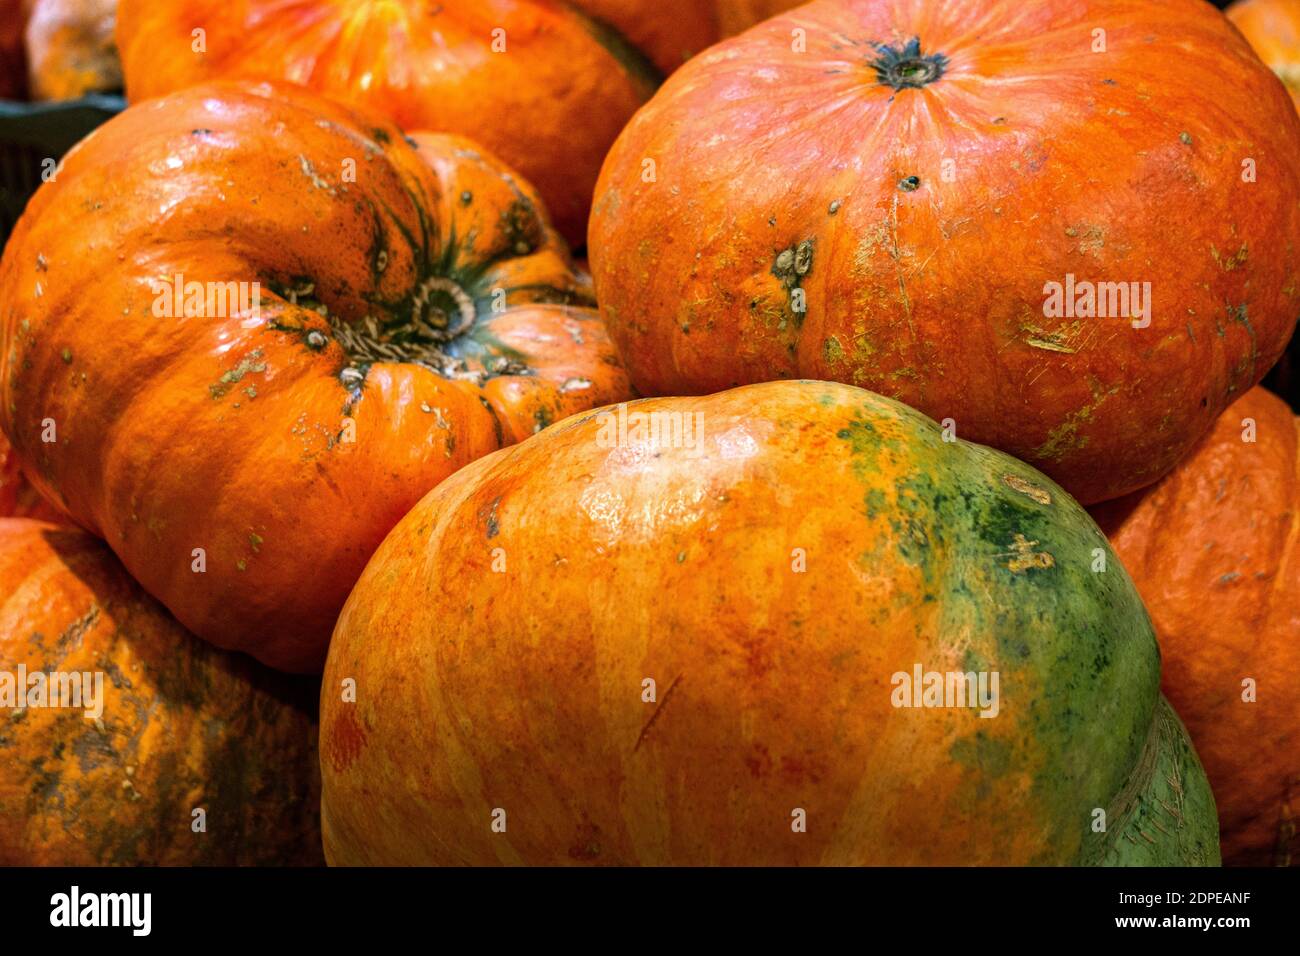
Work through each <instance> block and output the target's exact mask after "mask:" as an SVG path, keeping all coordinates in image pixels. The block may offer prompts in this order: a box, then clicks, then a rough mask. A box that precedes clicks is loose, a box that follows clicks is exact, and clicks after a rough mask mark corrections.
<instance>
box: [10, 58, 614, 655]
mask: <svg viewBox="0 0 1300 956" xmlns="http://www.w3.org/2000/svg"><path fill="white" fill-rule="evenodd" d="M417 141H418V143H419V144H420V148H419V149H418V150H417V149H415V148H412V146H411V145H410V144H408V142H407V141H405V140H404V139H403V138H402V136H401V134H400V133H399V132H398V130H397V129H396V128H394V127H392V126H388V125H384V124H382V123H379V122H377V121H375V122H372V121H370V120H368V119H364V118H362V117H360V116H358V115H357V114H355V113H353V112H351V111H350V110H348V109H347V108H344V107H340V106H336V105H333V104H330V103H328V102H326V101H324V100H321V99H320V98H318V97H317V96H315V95H314V94H312V93H310V92H309V91H307V90H304V89H302V88H300V87H294V86H290V85H279V86H275V85H268V84H263V85H254V84H246V83H219V84H211V85H207V86H203V87H195V88H192V89H190V90H186V91H182V92H180V93H177V94H175V95H173V96H170V97H166V98H162V99H159V100H156V101H153V102H149V103H143V104H138V105H136V106H133V107H131V108H129V109H128V110H126V111H125V112H124V113H123V114H121V115H120V116H118V117H116V118H114V119H113V120H112V121H110V122H109V123H107V124H106V125H104V126H102V127H101V128H100V129H99V130H97V131H96V132H95V133H94V134H92V135H91V136H90V137H89V138H87V139H86V140H85V141H83V142H82V143H81V144H80V145H79V146H78V147H77V148H76V149H74V150H73V151H72V152H71V153H69V154H68V156H67V157H66V158H65V159H64V161H63V166H62V171H61V172H60V174H59V176H58V178H57V179H56V180H55V181H54V182H52V183H48V184H46V185H44V186H43V187H42V188H41V189H40V190H39V191H38V192H37V194H36V195H35V196H34V197H33V199H32V200H31V202H30V204H29V205H28V207H27V211H26V213H25V215H24V217H23V218H22V220H20V222H19V223H18V226H17V228H16V230H15V232H14V234H13V236H12V238H11V239H10V241H9V244H8V247H7V248H6V250H5V256H4V260H3V264H2V265H0V301H2V302H4V304H5V312H4V316H3V319H4V328H3V331H4V340H3V352H2V353H0V426H2V427H3V430H4V431H5V432H6V433H7V434H8V435H9V438H10V440H11V441H12V442H13V444H14V447H15V448H16V449H17V451H18V453H19V455H20V456H21V457H22V458H23V461H24V463H25V464H26V465H27V472H28V478H29V479H30V480H32V481H33V482H34V483H35V484H36V485H37V487H38V489H39V490H40V491H41V492H42V493H43V494H44V495H45V496H46V497H47V498H49V499H50V500H51V501H53V502H55V503H56V504H58V505H59V506H60V507H61V508H62V509H63V510H65V511H66V512H67V513H68V514H70V515H71V516H72V517H73V518H74V519H75V520H76V522H77V523H78V524H80V525H82V526H83V527H85V528H87V529H88V530H91V531H93V532H95V533H96V534H98V535H100V536H101V537H103V538H104V539H105V540H106V541H107V542H108V543H109V545H110V546H111V547H112V548H113V549H114V550H115V551H116V552H117V553H118V555H119V556H120V557H121V558H122V560H123V563H124V564H125V565H126V566H127V568H128V569H129V570H130V571H131V573H132V574H133V575H134V576H135V577H136V579H137V580H139V581H140V582H141V584H143V585H144V587H145V589H146V590H148V591H149V592H150V593H152V594H154V595H155V596H156V597H158V598H159V599H160V600H161V601H162V602H163V603H164V604H165V605H167V607H168V608H169V609H170V610H171V611H172V613H174V614H175V615H176V616H177V618H178V619H179V620H180V621H181V623H182V624H184V625H185V626H186V627H188V628H189V629H190V630H191V631H193V632H195V633H196V634H198V635H199V636H200V637H203V638H206V639H208V640H210V641H212V642H214V643H216V644H218V645H220V646H222V647H227V648H232V649H238V650H246V651H247V652H249V653H251V654H252V655H253V656H255V657H257V658H259V659H260V660H262V661H263V662H265V663H268V664H270V665H272V666H274V667H279V668H282V669H286V670H293V671H315V672H319V669H320V666H321V664H322V663H323V661H324V655H325V645H326V643H327V642H328V639H329V634H330V630H331V628H332V627H333V623H334V619H335V617H336V616H337V613H338V609H339V608H340V607H341V606H342V604H343V601H344V599H345V598H346V596H347V593H348V591H349V590H350V589H351V587H352V584H353V582H354V581H355V580H356V576H357V574H358V573H359V572H360V571H361V568H362V567H363V566H364V564H365V561H366V559H367V558H368V557H369V555H370V553H371V551H373V549H374V547H375V546H376V545H377V544H378V543H379V541H380V540H381V539H382V538H383V536H384V534H385V533H386V532H387V531H388V529H389V528H390V527H392V525H393V524H394V523H396V521H397V519H398V518H399V517H401V516H402V514H404V513H405V512H406V511H407V509H408V508H410V506H411V505H412V504H414V503H415V502H416V501H418V500H419V498H420V497H421V496H422V495H423V494H424V493H425V492H426V491H428V490H429V488H431V487H433V486H434V485H435V484H437V483H438V482H439V481H441V480H442V479H443V478H445V477H446V476H447V475H449V474H451V473H452V472H453V471H455V470H456V469H457V468H459V467H461V466H462V465H464V464H466V463H468V462H470V461H472V460H474V459H475V458H477V457H479V456H480V455H483V454H485V453H487V452H489V451H493V450H495V449H497V448H499V447H501V446H502V445H505V444H509V443H511V442H514V441H517V440H519V439H521V438H523V437H525V436H527V435H529V434H532V433H533V432H534V431H536V430H538V429H540V428H541V427H543V426H544V425H546V424H548V423H549V422H551V421H554V420H558V419H560V418H563V417H565V416H567V415H569V414H571V413H573V412H576V411H581V410H583V409H585V408H590V407H592V406H596V405H603V404H607V403H609V402H613V401H618V400H620V399H622V398H624V397H626V394H627V385H626V379H625V376H624V373H623V372H622V371H621V369H620V368H619V366H618V363H617V360H616V358H615V356H614V354H613V350H612V348H611V347H610V345H609V343H608V340H607V339H606V337H605V335H604V332H603V329H602V327H601V324H600V321H599V318H598V316H597V315H596V312H595V310H594V308H593V307H592V303H591V302H590V300H589V299H587V298H586V297H585V296H586V291H585V284H584V283H583V282H582V281H581V280H579V279H578V278H577V277H576V276H575V275H574V273H573V271H572V265H571V261H570V259H569V256H568V252H567V250H566V248H565V247H564V244H563V242H562V240H560V239H559V237H558V236H557V235H556V234H555V233H554V231H553V230H552V229H551V228H550V226H549V225H548V222H547V219H546V216H545V212H544V211H543V210H542V208H541V205H540V202H539V200H538V199H537V197H536V195H535V193H534V192H533V191H532V189H531V188H530V187H529V186H527V185H526V184H525V183H524V182H522V181H521V180H519V179H518V178H516V177H515V175H514V174H513V173H511V172H510V171H509V170H507V169H506V168H504V167H502V166H501V165H499V164H498V163H496V162H495V161H493V160H491V159H490V158H488V157H487V156H486V155H485V154H481V153H479V152H478V151H477V150H475V149H474V148H473V147H472V146H471V145H469V144H467V143H466V142H465V141H462V140H458V139H456V138H454V137H446V136H424V137H420V138H419V139H418V140H417ZM353 179H355V181H352V180H353ZM72 221H75V222H76V223H77V228H76V230H75V231H74V232H72V233H70V232H69V230H68V227H67V223H69V222H72ZM73 236H75V241H74V240H73ZM178 275H179V276H181V277H182V279H183V284H184V285H186V286H188V285H189V284H190V283H191V282H195V283H200V285H199V286H198V287H196V288H197V290H198V291H199V292H204V291H205V290H206V291H210V292H211V293H212V295H213V298H212V302H213V305H212V306H211V307H208V306H206V305H205V302H206V301H207V300H206V299H205V297H204V296H203V295H195V296H194V297H193V299H192V300H186V301H182V302H181V303H179V306H180V307H179V308H178V307H177V303H176V301H175V296H174V294H172V293H174V290H175V288H177V287H179V286H180V285H181V284H182V283H180V282H177V281H176V280H175V279H174V277H175V276H178ZM164 280H166V282H167V283H168V284H163V283H164ZM225 282H243V283H246V285H245V287H244V292H245V293H246V298H247V300H248V301H247V303H245V304H247V305H248V306H249V308H248V309H247V310H246V311H245V310H243V308H242V305H241V306H240V307H236V306H235V305H234V298H235V293H236V292H238V291H239V290H238V289H237V288H231V289H229V290H225V289H224V287H221V288H218V287H216V284H219V283H225ZM253 282H258V283H260V293H259V294H260V308H256V309H255V308H253V301H252V300H253V294H254V292H256V291H258V290H254V289H253V288H252V285H251V284H252V283H253ZM208 283H212V284H214V285H213V287H212V288H211V289H208V287H207V284H208ZM187 295H188V293H187ZM223 302H224V303H226V304H225V307H224V308H223V307H222V306H223ZM569 303H571V304H569ZM187 306H192V307H187ZM187 311H188V312H189V313H190V315H189V317H186V316H185V315H184V314H183V313H185V312H187ZM159 312H161V313H162V314H163V317H159V315H158V314H156V313H159ZM169 312H170V313H172V314H171V315H168V314H167V313H169ZM213 313H217V314H216V315H214V314H213ZM47 420H48V421H51V422H53V427H54V428H56V430H57V440H56V441H53V442H46V441H43V440H42V432H43V431H44V430H45V426H44V425H43V424H42V423H43V422H45V421H47ZM159 456H163V457H165V459H166V461H167V467H166V468H161V467H159V466H160V458H159ZM197 549H202V551H201V552H199V551H198V550H197Z"/></svg>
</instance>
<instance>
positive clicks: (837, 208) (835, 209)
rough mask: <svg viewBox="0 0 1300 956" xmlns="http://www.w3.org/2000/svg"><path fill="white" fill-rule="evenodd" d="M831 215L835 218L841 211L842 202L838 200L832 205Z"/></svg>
mask: <svg viewBox="0 0 1300 956" xmlns="http://www.w3.org/2000/svg"><path fill="white" fill-rule="evenodd" d="M829 211H830V214H831V215H832V216H833V215H835V214H836V213H837V212H839V211H840V201H839V200H838V199H837V200H835V201H834V202H833V203H831V208H830V210H829Z"/></svg>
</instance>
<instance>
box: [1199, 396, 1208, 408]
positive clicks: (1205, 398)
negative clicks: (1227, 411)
mask: <svg viewBox="0 0 1300 956" xmlns="http://www.w3.org/2000/svg"><path fill="white" fill-rule="evenodd" d="M1208 404H1210V400H1209V398H1208V397H1202V398H1201V408H1204V407H1205V406H1206V405H1208Z"/></svg>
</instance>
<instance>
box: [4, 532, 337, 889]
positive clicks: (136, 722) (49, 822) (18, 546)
mask: <svg viewBox="0 0 1300 956" xmlns="http://www.w3.org/2000/svg"><path fill="white" fill-rule="evenodd" d="M0 593H3V594H4V595H5V600H4V601H3V602H0V865H3V866H103V865H111V864H131V865H150V866H166V865H179V864H188V865H225V866H230V865H244V864H278V865H285V864H295V865H308V864H318V863H319V862H321V848H320V818H319V791H320V779H319V773H318V770H317V765H316V725H315V720H314V718H313V716H312V711H313V710H314V703H313V701H312V694H313V692H314V689H315V688H314V682H312V683H308V682H305V681H303V680H302V679H290V678H285V677H284V676H283V675H278V674H274V673H272V672H269V671H266V670H265V669H264V668H261V667H259V666H258V665H256V664H254V663H253V662H252V661H250V660H248V659H247V658H245V657H240V656H236V655H231V654H226V653H223V652H221V651H217V650H215V649H213V648H211V647H209V646H208V645H206V644H204V643H203V642H201V641H199V640H197V639H195V638H194V637H193V636H192V635H190V634H187V633H185V631H184V630H183V629H182V628H181V627H180V625H179V624H177V623H176V622H175V620H173V619H172V618H171V617H170V616H169V615H168V614H167V613H166V611H164V610H163V609H162V608H161V607H159V606H158V604H157V603H156V602H155V601H153V600H152V599H151V598H149V597H148V596H147V595H145V594H144V593H143V592H141V591H140V589H139V587H138V586H137V585H136V584H135V582H133V581H132V580H131V579H130V577H128V576H127V573H126V572H125V571H124V570H123V569H122V566H121V565H120V564H119V563H118V561H117V559H116V558H114V557H113V555H112V553H111V552H110V551H109V550H108V549H107V548H106V547H104V545H103V543H102V542H100V541H97V540H96V539H95V538H93V537H91V536H90V535H88V534H86V533H85V532H84V531H80V530H77V529H74V528H60V527H56V526H54V525H50V524H45V523H42V522H38V521H29V520H25V519H20V518H2V519H0ZM38 675H40V676H38ZM52 675H53V676H52ZM65 693H67V694H71V695H72V696H70V697H65V696H63V695H64V694H65ZM56 697H57V699H56ZM56 704H57V705H59V706H55V705H56ZM74 705H75V706H74ZM200 810H201V811H202V813H197V812H196V811H200Z"/></svg>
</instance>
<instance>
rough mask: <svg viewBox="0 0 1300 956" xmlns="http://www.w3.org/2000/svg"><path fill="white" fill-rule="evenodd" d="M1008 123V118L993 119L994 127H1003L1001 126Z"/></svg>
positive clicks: (996, 117)
mask: <svg viewBox="0 0 1300 956" xmlns="http://www.w3.org/2000/svg"><path fill="white" fill-rule="evenodd" d="M1006 121H1007V118H1006V117H1005V116H995V117H993V125H994V126H1001V125H1002V124H1003V123H1005V122H1006Z"/></svg>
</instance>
